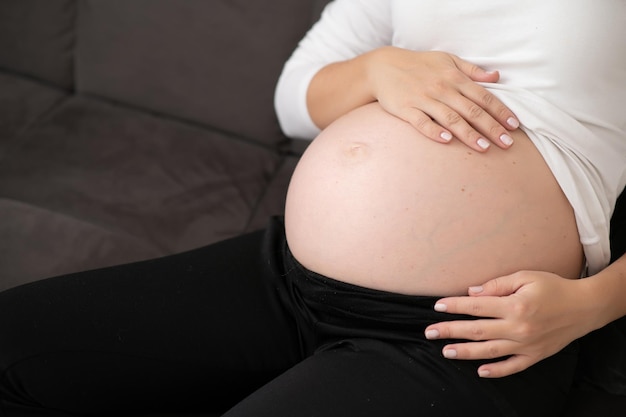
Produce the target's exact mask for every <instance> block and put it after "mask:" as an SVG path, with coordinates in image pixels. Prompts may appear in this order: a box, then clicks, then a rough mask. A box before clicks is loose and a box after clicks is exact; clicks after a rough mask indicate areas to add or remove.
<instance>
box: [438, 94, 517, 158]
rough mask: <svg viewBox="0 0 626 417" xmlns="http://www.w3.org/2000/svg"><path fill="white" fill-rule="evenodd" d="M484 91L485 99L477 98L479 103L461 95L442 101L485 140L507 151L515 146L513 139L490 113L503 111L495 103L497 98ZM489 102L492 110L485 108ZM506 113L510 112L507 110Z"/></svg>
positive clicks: (451, 96)
mask: <svg viewBox="0 0 626 417" xmlns="http://www.w3.org/2000/svg"><path fill="white" fill-rule="evenodd" d="M483 91H484V97H482V98H481V99H480V100H479V99H478V98H476V101H478V102H479V103H477V102H476V101H474V100H472V99H470V98H468V97H466V96H464V95H460V94H451V95H450V96H449V97H442V98H441V100H444V101H445V103H446V104H447V105H448V106H449V107H451V108H453V109H455V111H457V112H458V113H459V114H460V115H461V117H463V119H465V120H466V121H467V122H468V124H469V125H471V126H472V128H473V129H475V130H476V131H478V132H480V134H481V135H482V136H483V137H484V138H486V139H487V140H489V141H490V142H492V143H494V144H496V145H497V146H498V147H500V148H503V149H507V148H509V147H511V145H513V138H512V137H511V135H510V133H509V131H508V130H507V129H506V128H505V127H504V126H503V125H502V123H501V122H499V121H498V120H497V119H496V118H494V116H493V115H492V114H491V113H490V111H496V110H493V109H494V108H498V110H497V111H502V110H499V106H498V104H497V103H496V102H495V101H494V100H496V98H495V96H492V95H491V94H490V93H489V92H488V91H487V90H484V89H483ZM489 97H492V98H489ZM490 100H491V101H490ZM488 101H490V103H489V105H490V106H491V107H492V109H487V108H485V107H483V106H486V105H487V103H486V102H488ZM504 111H508V110H506V108H505V110H504Z"/></svg>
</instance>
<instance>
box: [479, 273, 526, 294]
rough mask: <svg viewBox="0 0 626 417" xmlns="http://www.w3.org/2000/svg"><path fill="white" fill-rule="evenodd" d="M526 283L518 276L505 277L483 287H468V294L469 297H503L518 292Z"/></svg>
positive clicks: (492, 280)
mask: <svg viewBox="0 0 626 417" xmlns="http://www.w3.org/2000/svg"><path fill="white" fill-rule="evenodd" d="M525 283H526V281H525V280H523V279H522V278H521V277H520V275H519V274H513V275H505V276H502V277H498V278H494V279H491V280H489V281H487V282H485V283H484V284H483V285H480V286H476V287H470V288H469V291H468V294H469V295H471V296H494V297H504V296H507V295H511V294H513V293H515V292H517V290H519V289H520V288H521V287H522V286H523V285H524V284H525Z"/></svg>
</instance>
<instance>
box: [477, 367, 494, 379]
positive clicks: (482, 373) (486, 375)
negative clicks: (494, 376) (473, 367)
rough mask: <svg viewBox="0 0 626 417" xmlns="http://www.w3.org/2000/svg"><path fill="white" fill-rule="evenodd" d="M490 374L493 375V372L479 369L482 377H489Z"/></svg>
mask: <svg viewBox="0 0 626 417" xmlns="http://www.w3.org/2000/svg"><path fill="white" fill-rule="evenodd" d="M489 375H491V372H489V371H488V370H486V369H479V370H478V376H479V377H481V378H487V377H488V376H489Z"/></svg>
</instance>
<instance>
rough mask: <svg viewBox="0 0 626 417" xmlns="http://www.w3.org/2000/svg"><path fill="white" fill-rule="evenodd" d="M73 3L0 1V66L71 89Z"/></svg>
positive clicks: (63, 0) (66, 0)
mask: <svg viewBox="0 0 626 417" xmlns="http://www.w3.org/2000/svg"><path fill="white" fill-rule="evenodd" d="M76 3H77V2H76V1H75V0H2V1H0V68H4V69H8V70H11V71H14V72H20V73H24V74H27V75H29V76H32V77H35V78H39V79H42V80H45V81H48V82H51V83H53V84H56V85H58V86H60V87H63V88H66V89H71V88H72V86H73V59H74V57H73V47H74V28H75V20H76Z"/></svg>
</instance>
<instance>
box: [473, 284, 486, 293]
mask: <svg viewBox="0 0 626 417" xmlns="http://www.w3.org/2000/svg"><path fill="white" fill-rule="evenodd" d="M469 290H470V292H473V293H474V294H478V293H481V292H483V290H484V288H483V287H482V286H480V285H478V286H476V287H469Z"/></svg>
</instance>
